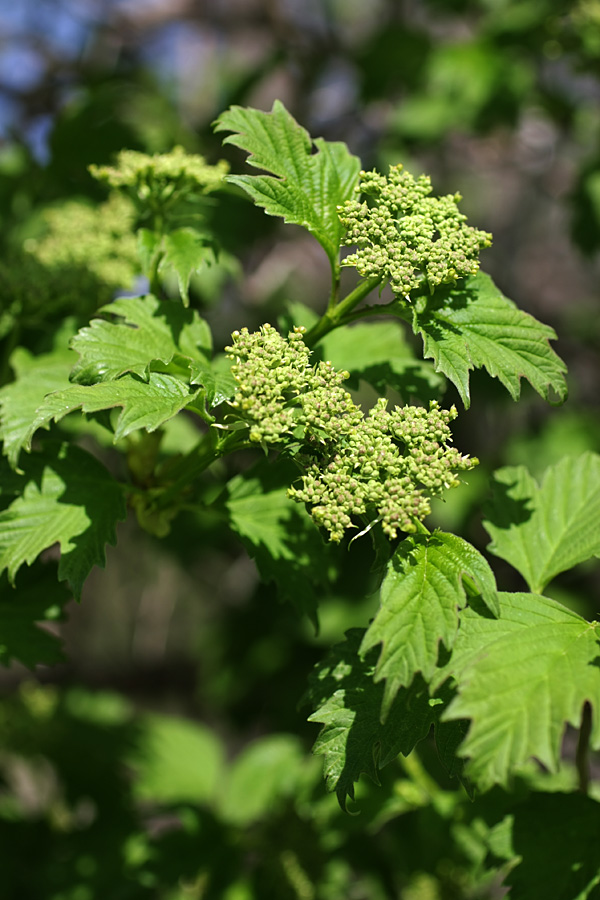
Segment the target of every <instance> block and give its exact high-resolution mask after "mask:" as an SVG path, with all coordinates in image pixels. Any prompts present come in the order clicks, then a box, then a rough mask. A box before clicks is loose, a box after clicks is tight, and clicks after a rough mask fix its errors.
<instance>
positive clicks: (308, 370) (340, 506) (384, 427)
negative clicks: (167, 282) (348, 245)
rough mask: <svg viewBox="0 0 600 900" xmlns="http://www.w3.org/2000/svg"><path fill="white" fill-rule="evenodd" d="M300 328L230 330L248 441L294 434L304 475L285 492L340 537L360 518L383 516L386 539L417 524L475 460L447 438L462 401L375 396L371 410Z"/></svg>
mask: <svg viewBox="0 0 600 900" xmlns="http://www.w3.org/2000/svg"><path fill="white" fill-rule="evenodd" d="M302 335H303V329H301V328H295V329H294V331H293V332H291V333H290V334H289V335H288V338H287V339H285V338H284V337H283V336H282V335H280V334H279V333H278V332H277V331H276V329H275V328H273V327H272V326H270V325H264V326H263V327H262V328H261V329H260V331H258V332H255V333H253V334H251V333H249V332H248V330H247V329H243V330H242V331H241V332H234V334H233V336H232V337H233V344H232V346H231V347H228V348H227V351H228V353H229V354H230V356H231V358H232V359H233V360H234V364H233V366H232V373H233V376H234V378H235V380H236V382H237V385H238V390H237V393H236V396H235V398H234V400H233V401H232V404H231V405H232V407H233V409H234V411H235V415H236V416H237V417H239V418H240V419H241V420H242V421H243V422H244V423H245V424H247V425H248V427H249V436H250V440H252V441H255V442H260V443H262V444H264V445H269V444H280V443H281V442H282V441H284V440H285V439H286V437H288V439H289V437H293V438H294V439H295V440H296V441H297V442H298V443H299V447H300V452H299V453H298V455H297V459H298V461H299V462H301V463H302V465H303V467H304V469H305V474H304V475H303V476H302V484H301V486H299V487H291V488H290V489H289V496H290V497H291V498H292V499H294V500H297V501H298V502H301V503H306V504H308V505H309V507H310V508H311V509H310V512H311V515H312V517H313V519H314V520H315V522H316V523H317V524H318V525H320V526H322V527H323V528H325V529H326V530H327V531H328V532H329V536H330V539H331V540H333V541H340V540H341V539H342V538H343V536H344V534H345V532H346V530H347V529H349V528H354V527H356V525H355V521H354V520H355V519H357V518H359V519H362V520H363V521H365V520H366V521H370V522H374V521H379V522H381V525H382V528H383V531H384V533H385V534H387V535H388V537H390V538H395V537H397V535H398V532H401V531H404V532H412V531H415V521H417V520H422V519H424V518H425V516H427V515H428V514H429V512H430V503H429V500H430V498H431V497H433V496H436V495H437V494H440V493H441V492H442V491H443V490H445V489H447V488H450V487H453V486H455V485H457V484H458V483H459V479H458V477H457V475H456V472H460V471H464V470H467V469H471V468H472V467H473V466H474V465H476V464H477V460H475V459H470V458H469V457H468V456H462V455H461V454H460V453H459V451H458V450H456V449H454V448H453V447H451V446H449V444H450V442H451V441H452V434H451V432H450V428H449V423H450V422H451V421H452V419H454V418H455V417H456V409H455V407H452V408H451V409H449V410H446V409H441V408H440V406H439V404H438V403H437V402H436V401H432V402H431V404H430V406H429V409H428V410H427V409H424V408H422V407H415V406H405V407H403V408H400V407H395V408H394V410H393V411H391V412H390V411H388V409H387V401H386V400H384V399H380V400H378V402H377V404H376V405H375V406H374V407H373V408H372V409H371V410H370V411H369V413H368V414H367V415H366V416H365V414H364V413H363V412H362V410H361V409H360V408H359V407H358V406H357V405H356V404H355V403H354V402H353V401H352V397H351V395H350V394H349V393H348V391H346V390H344V388H343V382H344V381H345V379H346V378H348V377H349V376H348V373H347V372H338V371H336V370H335V369H334V368H333V366H332V365H331V363H326V362H320V363H318V364H317V365H316V366H311V365H310V362H309V356H310V351H309V350H308V348H307V347H306V345H305V343H304V341H303V338H302Z"/></svg>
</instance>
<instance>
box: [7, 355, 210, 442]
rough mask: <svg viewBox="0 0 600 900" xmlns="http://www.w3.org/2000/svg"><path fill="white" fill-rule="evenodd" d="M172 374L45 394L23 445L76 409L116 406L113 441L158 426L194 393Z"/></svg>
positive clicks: (128, 377) (153, 374) (130, 377)
mask: <svg viewBox="0 0 600 900" xmlns="http://www.w3.org/2000/svg"><path fill="white" fill-rule="evenodd" d="M198 393H199V390H196V391H192V392H190V389H189V387H188V386H187V385H186V384H183V382H181V381H179V379H177V378H174V377H173V376H172V375H161V374H160V373H159V372H150V374H149V376H148V381H147V382H146V381H141V380H140V379H139V378H138V377H137V376H135V375H124V376H123V377H122V378H119V379H117V380H116V381H105V382H100V383H99V384H92V385H83V384H76V385H72V386H71V387H69V388H67V389H66V390H65V391H56V392H55V393H54V394H48V396H47V397H46V398H45V399H44V401H43V402H42V403H41V405H40V406H39V407H38V409H37V411H36V413H35V417H34V420H33V422H32V423H31V425H30V428H29V431H28V433H27V435H26V436H25V442H24V446H26V447H27V449H29V447H30V446H31V438H32V436H33V434H34V433H35V432H36V431H37V429H38V428H40V427H48V424H49V423H50V422H51V421H54V422H58V421H59V419H62V418H63V417H64V416H66V415H67V414H68V413H70V412H73V411H74V410H77V409H80V410H81V411H82V412H84V413H94V412H99V411H100V410H103V409H113V408H114V407H117V406H120V407H121V408H122V411H121V413H120V414H119V417H118V419H117V423H116V427H115V436H114V441H115V442H116V441H118V440H119V439H120V438H123V437H126V436H127V435H128V434H131V432H133V431H138V430H139V429H141V428H145V429H146V431H156V429H157V428H159V427H160V426H161V425H163V424H164V423H165V422H167V421H168V420H169V419H171V418H172V417H173V416H175V415H176V414H177V413H178V412H180V411H181V410H182V409H184V408H185V407H186V406H187V405H188V404H189V403H191V402H192V401H193V400H194V399H195V398H196V396H197V395H198Z"/></svg>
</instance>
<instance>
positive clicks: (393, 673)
mask: <svg viewBox="0 0 600 900" xmlns="http://www.w3.org/2000/svg"><path fill="white" fill-rule="evenodd" d="M465 576H466V578H467V579H469V580H470V581H471V591H472V590H473V588H474V589H475V591H476V592H479V593H480V594H481V595H482V598H483V600H484V602H485V604H486V605H487V607H488V608H489V609H490V610H491V612H492V613H493V614H495V615H497V614H498V612H499V607H498V600H497V595H496V583H495V579H494V575H493V572H492V570H491V569H490V567H489V565H488V564H487V562H486V561H485V559H484V558H483V557H482V556H481V554H480V553H478V552H477V550H475V548H474V547H472V546H471V545H470V544H468V543H467V541H464V540H463V539H462V538H459V537H457V536H456V535H454V534H445V533H444V532H435V533H434V534H430V535H421V534H418V535H411V536H410V537H408V538H406V539H405V540H404V541H402V543H401V544H400V546H399V547H398V549H397V550H396V553H395V554H394V556H393V558H392V560H391V561H390V564H389V568H388V571H387V574H386V576H385V578H384V580H383V584H382V585H381V606H380V608H379V610H378V612H377V615H376V616H375V619H374V620H373V622H372V623H371V625H370V627H369V629H368V631H367V633H366V635H365V639H364V642H363V646H362V652H363V653H365V652H367V651H368V650H370V649H371V648H372V647H374V646H375V645H377V644H382V648H381V654H380V657H379V661H378V663H377V669H376V675H375V677H376V679H377V680H378V681H379V680H381V679H385V693H384V701H383V709H382V716H383V717H384V718H385V716H386V715H387V714H388V711H389V708H390V706H391V704H392V702H393V700H394V697H395V696H396V693H397V691H398V690H399V688H401V687H408V685H409V684H410V683H411V682H412V680H413V678H414V675H415V673H416V672H421V673H422V674H423V677H424V678H425V680H426V681H428V680H430V679H431V676H432V675H433V672H434V670H435V667H436V664H437V661H438V652H439V645H440V642H442V643H443V644H444V646H445V647H446V648H447V649H450V648H451V647H452V644H453V643H454V639H455V637H456V632H457V629H458V613H459V610H460V609H462V608H463V607H464V606H465V604H466V602H467V595H466V592H465V585H464V583H463V582H464V579H465Z"/></svg>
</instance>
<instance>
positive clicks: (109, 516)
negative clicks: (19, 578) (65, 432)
mask: <svg viewBox="0 0 600 900" xmlns="http://www.w3.org/2000/svg"><path fill="white" fill-rule="evenodd" d="M23 469H24V474H23V475H22V476H19V481H20V487H21V492H20V493H21V496H18V497H17V498H16V499H15V500H13V502H12V503H11V504H10V505H9V506H8V507H7V508H6V509H4V510H3V511H2V512H0V572H3V571H4V569H6V570H7V571H8V577H9V579H10V580H11V581H13V580H14V577H15V575H16V573H17V572H18V570H19V568H20V567H21V566H22V565H23V563H27V565H31V563H32V562H33V560H34V559H35V558H36V557H37V556H38V555H39V554H40V553H41V552H42V550H46V549H47V548H48V547H51V546H52V545H53V544H55V543H57V542H58V543H59V544H60V549H61V558H60V563H59V567H58V577H59V579H60V580H61V581H62V580H67V581H68V582H69V583H70V585H71V588H72V589H73V592H74V593H75V596H76V597H79V596H80V594H81V588H82V586H83V582H84V581H85V579H86V577H87V575H88V574H89V572H90V570H91V569H92V568H93V566H95V565H98V566H103V565H104V547H105V544H106V543H110V544H114V543H115V540H116V535H115V526H116V523H117V522H118V521H120V520H122V519H124V518H125V501H124V499H123V493H122V490H121V487H120V485H119V484H118V483H117V482H116V481H115V480H114V479H113V478H112V476H111V475H109V473H108V472H107V470H106V469H105V468H104V466H103V465H102V464H101V463H99V462H98V460H96V459H95V458H94V457H93V456H91V455H90V454H89V453H86V452H85V450H81V449H80V448H79V447H76V446H74V445H68V444H58V443H55V442H50V441H49V442H48V443H47V444H46V446H45V448H44V452H43V453H36V454H32V456H30V457H29V458H28V459H27V460H26V462H25V464H24V466H23ZM6 474H8V481H9V490H10V492H11V493H12V487H13V485H12V481H13V480H14V478H15V477H16V476H15V475H14V473H12V472H11V470H10V469H9V470H8V473H6V471H5V468H4V467H3V466H0V495H2V493H3V487H4V478H5V475H6Z"/></svg>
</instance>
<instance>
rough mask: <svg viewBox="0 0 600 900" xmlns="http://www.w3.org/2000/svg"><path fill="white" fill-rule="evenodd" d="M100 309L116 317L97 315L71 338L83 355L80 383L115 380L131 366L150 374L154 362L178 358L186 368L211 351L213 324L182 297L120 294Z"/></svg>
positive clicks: (77, 377)
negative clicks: (181, 300) (183, 302)
mask: <svg viewBox="0 0 600 900" xmlns="http://www.w3.org/2000/svg"><path fill="white" fill-rule="evenodd" d="M100 312H102V313H105V314H107V315H110V316H115V317H118V318H117V321H106V320H105V319H93V320H92V322H91V323H90V324H89V325H88V326H86V327H85V328H82V329H81V330H80V331H78V333H77V334H76V335H75V337H74V338H73V340H72V342H71V346H72V348H73V350H76V351H77V353H78V354H79V357H80V358H79V361H78V362H77V364H76V365H75V367H74V368H73V372H72V375H71V377H72V379H73V380H74V381H77V382H79V383H80V384H92V383H94V382H97V381H111V380H113V379H115V378H119V377H120V376H121V375H123V374H124V373H126V372H131V373H132V374H136V375H139V376H140V378H146V379H147V378H148V375H149V372H150V367H151V364H153V363H161V364H162V365H163V366H167V365H169V364H175V365H177V364H178V365H179V366H180V367H181V368H182V372H183V373H185V372H187V371H188V370H189V367H190V364H191V362H194V361H200V362H206V361H207V359H208V358H209V356H210V351H211V346H212V339H211V334H210V329H209V327H208V325H207V324H206V322H205V321H204V320H203V319H201V318H200V316H199V315H198V313H197V312H195V311H194V310H191V309H184V307H183V306H181V305H180V304H178V303H171V302H168V301H161V300H157V299H156V297H153V296H152V295H151V294H149V295H147V296H145V297H119V298H118V299H117V300H115V301H114V302H113V303H109V304H108V305H107V306H103V307H102V308H101V309H100ZM154 368H157V366H156V365H155V366H154Z"/></svg>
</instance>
